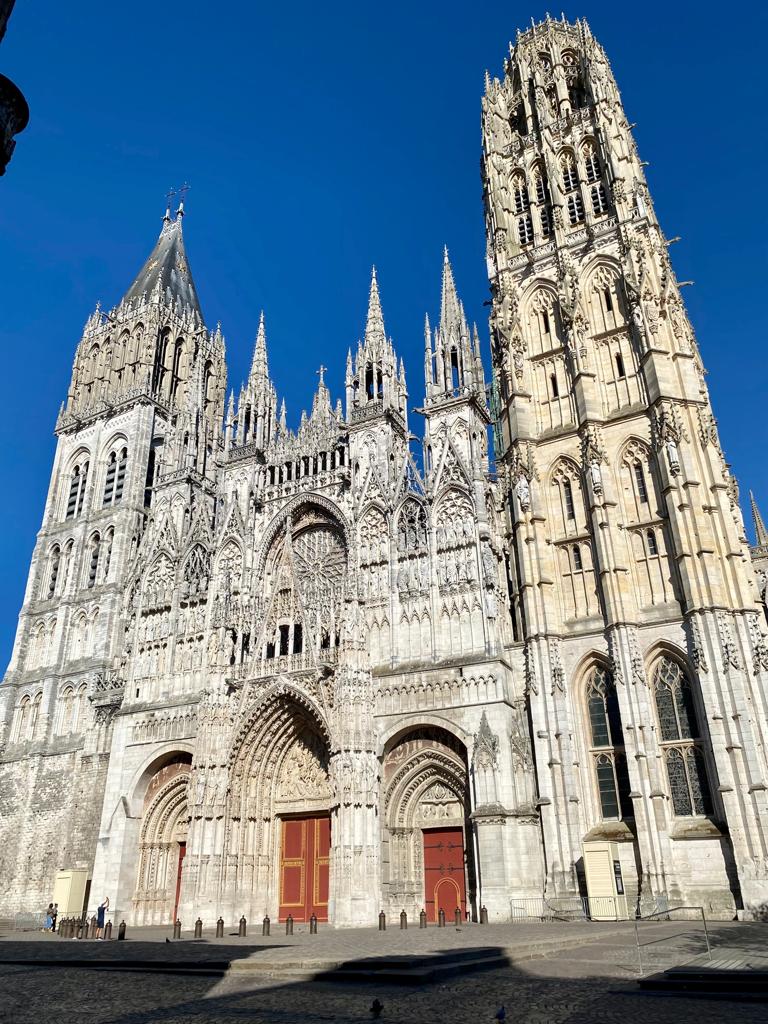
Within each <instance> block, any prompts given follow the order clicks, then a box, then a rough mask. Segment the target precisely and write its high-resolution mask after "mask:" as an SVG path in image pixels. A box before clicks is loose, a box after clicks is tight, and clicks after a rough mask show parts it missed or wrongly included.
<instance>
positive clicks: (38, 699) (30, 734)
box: [25, 690, 43, 740]
mask: <svg viewBox="0 0 768 1024" xmlns="http://www.w3.org/2000/svg"><path fill="white" fill-rule="evenodd" d="M42 703H43V692H42V690H39V691H38V692H37V693H36V694H35V696H34V697H33V698H32V703H31V705H30V712H29V724H28V726H27V734H26V737H25V738H26V739H29V740H33V739H34V738H35V733H36V732H37V725H38V722H39V721H40V707H41V705H42Z"/></svg>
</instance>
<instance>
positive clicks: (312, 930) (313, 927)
mask: <svg viewBox="0 0 768 1024" xmlns="http://www.w3.org/2000/svg"><path fill="white" fill-rule="evenodd" d="M309 934H310V935H317V915H316V914H313V915H312V917H310V919H309Z"/></svg>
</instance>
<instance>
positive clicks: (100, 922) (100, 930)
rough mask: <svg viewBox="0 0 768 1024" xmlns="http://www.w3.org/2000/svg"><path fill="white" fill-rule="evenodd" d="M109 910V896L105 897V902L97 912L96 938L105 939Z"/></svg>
mask: <svg viewBox="0 0 768 1024" xmlns="http://www.w3.org/2000/svg"><path fill="white" fill-rule="evenodd" d="M108 910H109V896H105V897H104V902H103V903H100V904H99V909H98V910H97V911H96V938H97V939H103V938H104V916H105V915H106V913H107V911H108Z"/></svg>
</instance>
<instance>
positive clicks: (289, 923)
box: [285, 914, 293, 935]
mask: <svg viewBox="0 0 768 1024" xmlns="http://www.w3.org/2000/svg"><path fill="white" fill-rule="evenodd" d="M285 934H286V935H293V914H289V915H288V917H286V919H285Z"/></svg>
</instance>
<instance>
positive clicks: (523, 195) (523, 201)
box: [512, 172, 531, 213]
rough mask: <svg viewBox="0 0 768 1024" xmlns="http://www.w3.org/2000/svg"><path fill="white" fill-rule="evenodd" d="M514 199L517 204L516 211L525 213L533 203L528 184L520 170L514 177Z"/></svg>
mask: <svg viewBox="0 0 768 1024" xmlns="http://www.w3.org/2000/svg"><path fill="white" fill-rule="evenodd" d="M512 200H513V202H514V204H515V213H525V211H526V210H527V209H528V207H529V206H530V205H531V201H530V198H529V196H528V186H527V185H526V183H525V178H524V177H523V175H522V174H520V173H519V172H518V173H517V174H515V175H514V176H513V178H512Z"/></svg>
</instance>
